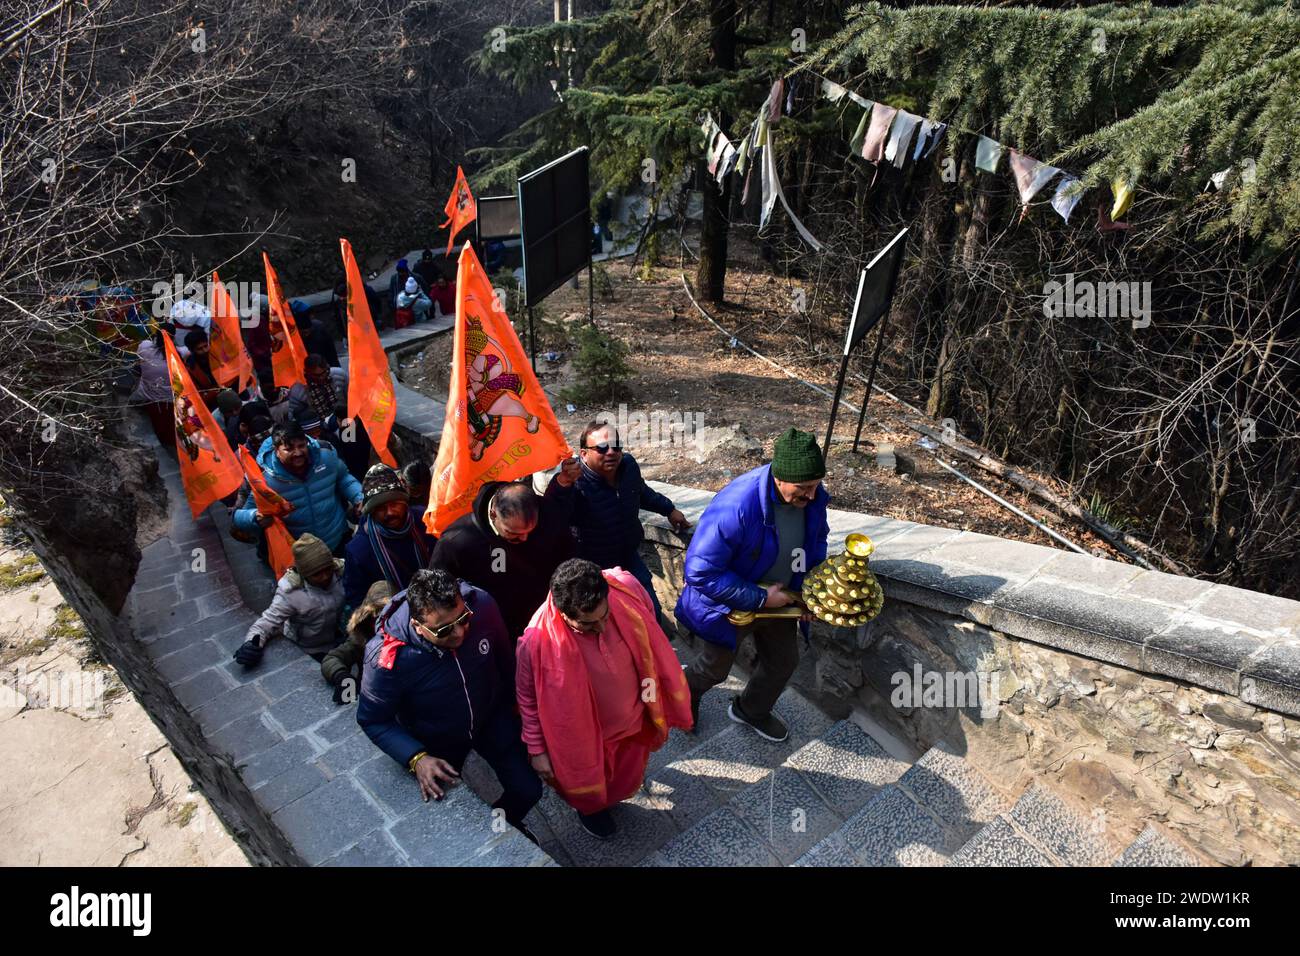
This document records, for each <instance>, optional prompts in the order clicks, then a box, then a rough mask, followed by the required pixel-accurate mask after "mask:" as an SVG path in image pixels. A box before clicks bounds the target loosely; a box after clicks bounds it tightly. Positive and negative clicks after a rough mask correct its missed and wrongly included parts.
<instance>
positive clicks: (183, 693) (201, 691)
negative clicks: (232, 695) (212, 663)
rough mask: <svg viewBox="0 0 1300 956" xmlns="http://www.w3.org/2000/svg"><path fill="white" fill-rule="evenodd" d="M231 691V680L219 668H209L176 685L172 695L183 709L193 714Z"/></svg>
mask: <svg viewBox="0 0 1300 956" xmlns="http://www.w3.org/2000/svg"><path fill="white" fill-rule="evenodd" d="M230 689H231V687H230V680H229V678H227V677H226V675H225V673H223V672H222V671H221V670H219V669H218V668H215V667H209V668H208V669H207V670H203V671H199V673H197V674H195V675H194V676H193V677H191V678H189V679H188V680H183V681H181V682H180V683H178V684H175V685H174V686H173V687H172V693H173V694H175V695H176V700H177V701H179V702H180V705H181V706H182V707H184V708H185V709H186V710H189V711H191V712H193V711H194V710H195V709H196V708H198V707H202V706H203V705H204V704H207V703H210V702H211V701H214V700H216V699H217V698H219V697H223V696H225V694H227V693H228V692H229V691H230Z"/></svg>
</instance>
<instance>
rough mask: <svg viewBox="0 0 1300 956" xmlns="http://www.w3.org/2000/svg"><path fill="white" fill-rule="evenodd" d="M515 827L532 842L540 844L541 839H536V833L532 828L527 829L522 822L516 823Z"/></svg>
mask: <svg viewBox="0 0 1300 956" xmlns="http://www.w3.org/2000/svg"><path fill="white" fill-rule="evenodd" d="M515 829H516V830H518V831H519V832H520V833H522V834H523V835H524V836H526V837H527V838H528V839H529V840H531V841H532V842H533V843H535V844H537V845H538V846H541V845H542V843H541V841H540V840H538V839H537V834H536V833H534V832H533V831H532V830H530V829H528V827H527V825H525V824H523V823H516V824H515Z"/></svg>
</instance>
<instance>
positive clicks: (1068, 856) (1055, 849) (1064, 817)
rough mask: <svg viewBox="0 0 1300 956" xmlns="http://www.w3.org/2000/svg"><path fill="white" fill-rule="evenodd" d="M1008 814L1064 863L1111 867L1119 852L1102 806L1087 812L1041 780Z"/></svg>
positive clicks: (1066, 864) (1017, 825) (1040, 844)
mask: <svg viewBox="0 0 1300 956" xmlns="http://www.w3.org/2000/svg"><path fill="white" fill-rule="evenodd" d="M1008 816H1009V819H1010V820H1011V822H1012V823H1013V824H1014V825H1015V826H1016V828H1017V829H1018V830H1019V831H1020V832H1021V833H1023V834H1025V835H1026V836H1028V837H1029V838H1030V839H1031V840H1033V841H1034V842H1035V843H1036V844H1037V845H1038V846H1039V847H1041V848H1042V849H1044V850H1046V851H1047V853H1048V854H1049V855H1050V856H1051V857H1052V858H1053V859H1054V860H1056V861H1057V862H1058V863H1059V864H1061V865H1062V866H1108V865H1109V864H1110V863H1111V861H1112V860H1114V859H1115V857H1116V856H1117V855H1118V854H1119V847H1118V846H1116V845H1115V844H1114V843H1113V842H1112V841H1111V839H1110V838H1109V837H1108V836H1107V834H1106V826H1105V822H1104V821H1105V817H1104V813H1103V812H1102V811H1101V808H1100V807H1098V808H1096V812H1093V813H1091V814H1085V813H1084V812H1083V810H1082V809H1081V808H1078V807H1075V806H1073V805H1072V804H1071V803H1070V802H1068V801H1067V800H1066V799H1065V798H1064V797H1062V796H1060V795H1059V794H1057V793H1054V792H1053V791H1052V790H1050V789H1048V788H1047V787H1045V786H1043V785H1042V784H1041V783H1034V784H1033V785H1031V786H1030V787H1029V789H1028V790H1026V791H1025V792H1024V793H1022V794H1021V795H1020V799H1019V800H1017V801H1016V805H1015V806H1014V807H1012V808H1011V813H1010V814H1009V815H1008Z"/></svg>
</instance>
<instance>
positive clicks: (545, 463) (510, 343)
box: [424, 245, 573, 534]
mask: <svg viewBox="0 0 1300 956" xmlns="http://www.w3.org/2000/svg"><path fill="white" fill-rule="evenodd" d="M451 356H452V357H451V386H450V394H449V395H448V396H447V417H446V419H445V420H444V422H443V426H442V440H441V442H440V443H439V445H438V460H437V461H436V462H434V465H433V487H432V489H431V493H430V496H429V507H428V509H427V510H426V511H425V513H424V524H425V527H427V528H428V529H429V530H430V531H432V532H433V533H434V534H441V533H442V532H443V531H445V530H446V528H447V526H448V525H450V524H451V523H452V522H453V521H455V520H456V519H457V518H459V517H460V516H461V515H463V514H465V513H467V512H468V511H469V510H470V508H471V507H472V506H473V504H474V497H475V495H477V494H478V491H479V488H481V487H482V486H483V483H484V482H488V481H510V480H511V479H514V478H522V477H523V476H524V475H531V474H532V473H533V472H536V471H544V470H546V469H547V468H550V467H551V466H552V465H555V464H557V463H558V462H560V461H563V460H564V459H565V458H568V457H570V456H571V455H572V454H573V452H571V451H570V450H569V443H568V442H567V441H565V439H564V433H563V432H562V431H561V430H560V423H559V422H558V421H556V420H555V412H554V411H552V410H551V405H550V402H548V401H547V400H546V395H545V394H543V392H542V387H541V385H539V384H538V383H537V376H535V375H534V374H533V370H532V366H531V365H529V362H528V356H527V355H525V354H524V348H523V346H522V345H520V344H519V338H518V336H516V335H515V330H514V327H513V326H512V325H511V324H510V317H509V316H508V315H506V312H505V309H504V308H503V307H502V305H501V303H500V302H499V301H498V300H497V298H496V295H495V294H494V293H493V291H492V283H491V282H490V281H489V280H488V276H487V273H486V272H484V271H483V266H482V265H481V264H480V263H479V261H478V257H477V256H476V255H474V248H473V247H472V246H470V245H466V246H465V247H464V248H463V249H462V250H461V253H460V265H459V268H458V270H457V273H456V333H455V341H454V342H453V343H452V353H451Z"/></svg>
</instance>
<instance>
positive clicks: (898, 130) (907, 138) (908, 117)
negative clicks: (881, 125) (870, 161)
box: [885, 110, 921, 169]
mask: <svg viewBox="0 0 1300 956" xmlns="http://www.w3.org/2000/svg"><path fill="white" fill-rule="evenodd" d="M920 122H921V117H919V116H917V115H916V114H915V113H909V112H908V111H907V110H899V111H898V115H896V116H895V117H894V124H893V126H891V127H890V131H889V143H888V144H887V145H886V146H885V159H886V160H888V161H889V162H892V163H893V164H894V165H895V166H897V167H898V168H899V169H902V168H903V163H905V162H906V161H907V147H908V146H909V145H911V142H912V134H913V133H914V132H916V127H917V126H918V125H919V124H920Z"/></svg>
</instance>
